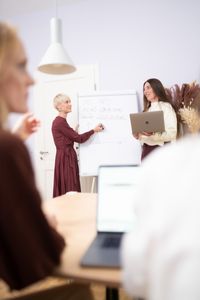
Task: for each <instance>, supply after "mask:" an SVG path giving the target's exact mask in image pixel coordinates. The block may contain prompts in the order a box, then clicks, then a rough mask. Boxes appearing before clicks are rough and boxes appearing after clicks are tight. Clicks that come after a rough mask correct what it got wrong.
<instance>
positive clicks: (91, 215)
mask: <svg viewBox="0 0 200 300" xmlns="http://www.w3.org/2000/svg"><path fill="white" fill-rule="evenodd" d="M96 203H97V194H94V193H74V194H66V195H63V196H60V197H57V198H54V199H52V200H47V201H46V202H45V203H44V209H45V210H46V211H48V212H49V213H50V214H54V215H55V216H56V218H57V220H58V230H59V231H60V232H61V233H62V235H63V236H64V237H65V240H66V243H67V246H66V249H65V251H64V253H63V255H62V263H61V266H60V267H59V268H58V269H57V273H58V274H59V275H62V276H65V277H67V278H69V279H74V280H76V281H79V282H85V283H98V284H103V285H105V286H106V287H110V288H117V287H120V286H121V271H120V270H118V269H112V268H86V267H81V266H80V260H81V258H82V256H83V254H84V252H85V251H86V249H87V247H88V246H89V244H90V243H91V241H92V239H93V238H94V236H95V233H96V223H95V220H96V219H95V216H96Z"/></svg>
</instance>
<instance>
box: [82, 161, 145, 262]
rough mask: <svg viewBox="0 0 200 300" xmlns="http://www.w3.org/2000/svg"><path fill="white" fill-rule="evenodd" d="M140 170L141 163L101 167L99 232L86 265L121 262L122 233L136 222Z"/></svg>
mask: <svg viewBox="0 0 200 300" xmlns="http://www.w3.org/2000/svg"><path fill="white" fill-rule="evenodd" d="M138 170H139V166H137V165H119V166H116V165H115V166H100V167H99V172H98V200H97V220H96V222H97V235H96V237H95V239H94V241H93V242H92V244H91V245H90V246H89V249H88V250H87V251H86V253H85V255H84V256H83V258H82V260H81V265H82V266H87V267H88V266H90V267H117V268H118V267H120V266H121V263H120V243H121V238H122V235H123V234H124V233H125V232H128V231H130V230H131V229H132V228H133V226H134V224H135V222H136V216H135V213H134V198H135V197H134V192H135V188H136V186H137V179H138Z"/></svg>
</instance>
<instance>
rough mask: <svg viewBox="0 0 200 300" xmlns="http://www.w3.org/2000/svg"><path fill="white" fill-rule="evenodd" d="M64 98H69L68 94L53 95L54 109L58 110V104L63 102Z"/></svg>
mask: <svg viewBox="0 0 200 300" xmlns="http://www.w3.org/2000/svg"><path fill="white" fill-rule="evenodd" d="M66 100H70V98H69V96H67V95H65V94H58V95H56V96H55V97H54V99H53V105H54V107H55V109H57V110H58V105H59V104H60V103H63V102H65V101H66Z"/></svg>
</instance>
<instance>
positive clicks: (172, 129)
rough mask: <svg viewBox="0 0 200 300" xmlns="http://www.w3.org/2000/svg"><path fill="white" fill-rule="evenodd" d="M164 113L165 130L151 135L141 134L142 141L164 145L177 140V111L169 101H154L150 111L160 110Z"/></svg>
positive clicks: (148, 143)
mask: <svg viewBox="0 0 200 300" xmlns="http://www.w3.org/2000/svg"><path fill="white" fill-rule="evenodd" d="M159 110H162V111H163V113H164V123H165V131H164V132H162V133H161V132H156V133H154V134H152V135H150V136H146V135H140V138H139V140H140V142H141V143H142V144H143V143H145V144H147V145H150V146H154V145H159V146H162V145H163V144H164V143H165V142H172V141H175V140H176V136H177V118H176V113H175V111H174V109H173V107H172V106H171V104H170V103H168V102H163V101H157V102H152V103H151V106H150V108H149V109H148V111H159Z"/></svg>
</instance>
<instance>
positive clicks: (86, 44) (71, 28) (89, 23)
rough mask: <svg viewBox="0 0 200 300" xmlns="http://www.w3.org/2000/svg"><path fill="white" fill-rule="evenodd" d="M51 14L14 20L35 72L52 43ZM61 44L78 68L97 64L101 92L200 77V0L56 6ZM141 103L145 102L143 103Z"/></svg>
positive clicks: (89, 0) (88, 1) (108, 0)
mask: <svg viewBox="0 0 200 300" xmlns="http://www.w3.org/2000/svg"><path fill="white" fill-rule="evenodd" d="M54 8H55V7H54V6H53V5H52V9H50V10H48V11H40V12H37V13H32V14H28V15H21V16H17V17H13V18H12V19H11V21H12V22H13V23H14V24H16V25H17V26H18V28H19V30H20V33H21V36H22V38H23V40H24V42H25V44H26V48H27V52H28V56H29V58H30V69H31V71H32V72H34V71H35V69H36V66H37V64H38V63H39V61H40V59H41V57H42V55H43V54H44V52H45V51H46V49H47V47H48V45H49V42H50V32H49V31H50V19H51V17H54V16H55V11H54ZM58 17H60V18H61V19H62V23H63V43H64V45H65V48H66V49H67V52H68V53H69V54H70V56H71V58H72V59H73V61H74V63H75V64H78V65H80V64H87V63H88V64H93V63H98V64H99V68H100V88H101V90H123V89H136V90H137V92H138V93H139V94H140V96H141V95H142V84H143V82H144V81H145V80H146V79H148V78H150V77H156V78H159V79H160V80H161V81H162V82H163V84H164V85H165V86H167V87H169V86H171V85H173V84H175V83H178V84H181V83H184V82H191V81H193V80H197V81H199V79H200V26H199V25H200V1H199V0H184V1H183V0H151V1H149V0H82V1H71V2H69V3H68V4H67V5H65V6H59V7H58ZM141 100H142V99H141Z"/></svg>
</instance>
